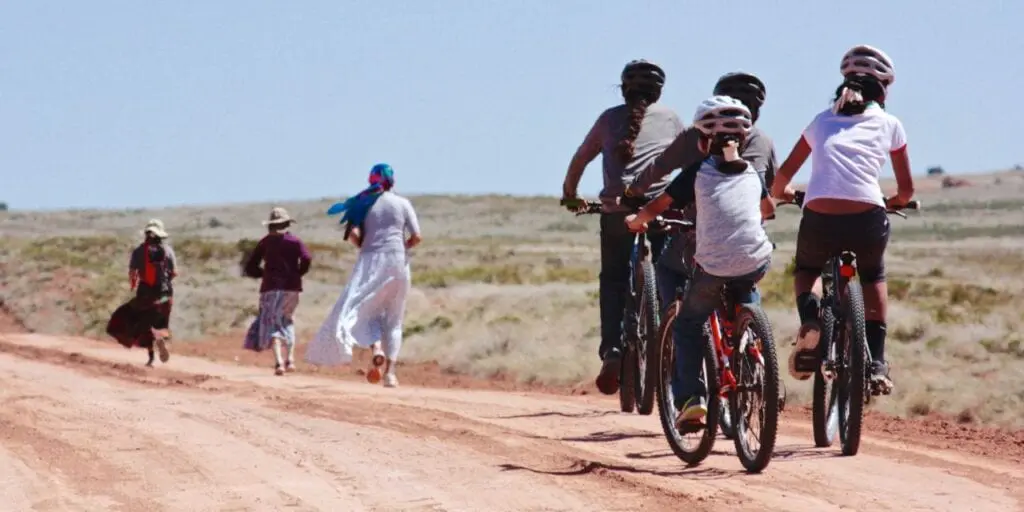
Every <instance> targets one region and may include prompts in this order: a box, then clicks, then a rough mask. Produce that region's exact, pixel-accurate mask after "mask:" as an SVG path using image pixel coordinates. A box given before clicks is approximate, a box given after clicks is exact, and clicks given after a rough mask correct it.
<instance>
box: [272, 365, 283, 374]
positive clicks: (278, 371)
mask: <svg viewBox="0 0 1024 512" xmlns="http://www.w3.org/2000/svg"><path fill="white" fill-rule="evenodd" d="M274 375H284V368H282V367H281V365H279V364H275V365H274Z"/></svg>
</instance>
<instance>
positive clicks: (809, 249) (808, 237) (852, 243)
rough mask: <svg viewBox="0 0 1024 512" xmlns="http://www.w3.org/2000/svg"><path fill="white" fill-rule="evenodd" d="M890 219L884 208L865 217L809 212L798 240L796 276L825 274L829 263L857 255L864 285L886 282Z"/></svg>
mask: <svg viewBox="0 0 1024 512" xmlns="http://www.w3.org/2000/svg"><path fill="white" fill-rule="evenodd" d="M888 244H889V216H888V215H886V213H885V209H884V208H882V207H878V208H872V209H870V210H868V211H866V212H862V213H851V214H844V215H829V214H824V213H818V212H816V211H814V210H811V209H808V208H805V209H804V212H803V217H802V218H801V219H800V231H799V232H798V234H797V237H796V268H795V271H796V272H800V273H808V274H813V275H818V274H821V269H822V267H823V266H824V265H825V262H826V261H827V260H828V259H829V258H831V257H832V256H835V255H837V254H839V253H840V252H841V251H853V253H854V254H856V255H857V274H858V276H859V278H860V282H861V283H863V284H873V283H878V282H881V281H884V280H885V248H886V246H887V245H888Z"/></svg>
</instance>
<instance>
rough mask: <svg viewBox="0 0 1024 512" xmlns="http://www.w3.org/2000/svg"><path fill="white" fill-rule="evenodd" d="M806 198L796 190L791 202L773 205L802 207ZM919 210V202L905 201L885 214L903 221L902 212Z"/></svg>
mask: <svg viewBox="0 0 1024 512" xmlns="http://www.w3.org/2000/svg"><path fill="white" fill-rule="evenodd" d="M806 197H807V193H806V192H804V191H803V190H797V191H796V192H795V193H794V194H793V200H792V201H782V202H779V203H775V206H782V205H786V204H792V205H795V206H800V207H802V206H803V205H804V199H805V198H806ZM920 209H921V201H919V200H917V199H912V200H910V201H907V204H905V205H902V206H890V207H886V209H885V213H889V214H893V215H899V216H900V217H903V218H904V219H905V218H907V214H905V213H903V212H902V210H920ZM770 218H775V216H774V215H772V216H771V217H770Z"/></svg>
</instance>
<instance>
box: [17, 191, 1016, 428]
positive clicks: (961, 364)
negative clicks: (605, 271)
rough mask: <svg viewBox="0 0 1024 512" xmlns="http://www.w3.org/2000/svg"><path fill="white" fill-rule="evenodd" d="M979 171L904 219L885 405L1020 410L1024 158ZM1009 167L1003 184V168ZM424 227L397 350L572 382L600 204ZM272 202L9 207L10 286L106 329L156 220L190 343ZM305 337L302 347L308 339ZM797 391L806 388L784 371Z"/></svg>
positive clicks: (311, 236)
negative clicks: (1023, 168) (177, 271)
mask: <svg viewBox="0 0 1024 512" xmlns="http://www.w3.org/2000/svg"><path fill="white" fill-rule="evenodd" d="M972 179H974V180H975V181H976V184H977V186H975V187H970V188H963V189H953V190H940V189H938V187H936V186H933V185H934V184H932V183H928V182H925V183H922V185H921V186H919V190H922V192H921V198H922V199H923V200H924V202H925V206H926V207H927V209H926V210H925V211H923V212H921V213H911V214H910V219H908V220H903V219H899V218H893V220H892V224H893V242H892V246H891V249H890V258H889V268H890V281H889V283H890V289H891V296H892V307H891V315H890V328H889V332H890V336H889V337H890V343H889V348H888V353H889V355H890V360H891V361H892V364H893V375H894V378H895V379H896V381H897V385H898V388H897V392H896V394H895V395H893V396H892V397H889V398H888V399H886V400H883V401H881V402H880V403H879V405H877V406H876V407H878V408H881V409H883V410H886V411H888V412H892V413H897V414H905V415H915V414H930V413H934V412H942V413H948V414H952V415H956V416H958V417H959V418H960V419H962V420H963V421H980V422H993V423H1000V424H1016V425H1024V420H1022V418H1024V414H1022V412H1024V392H1022V391H1021V390H1024V336H1022V335H1021V334H1019V333H1020V332H1021V331H1022V329H1021V327H1022V325H1024V314H1022V313H1021V311H1024V308H1022V307H1021V306H1024V279H1022V277H1021V271H1022V270H1024V264H1022V263H1021V262H1022V261H1024V260H1022V259H1021V255H1022V250H1024V227H1022V226H1024V200H1021V199H1020V197H1022V195H1021V192H1024V173H1006V174H1002V175H999V176H991V177H988V178H975V177H972ZM997 179H998V180H999V182H998V183H996V180H997ZM331 202H332V200H329V199H323V200H319V201H308V202H302V203H298V202H293V203H288V202H286V203H284V204H283V205H284V206H285V207H287V208H288V209H289V211H290V212H291V213H292V214H293V215H294V216H296V217H297V218H299V219H300V221H301V224H299V225H297V226H296V227H295V232H296V233H297V234H299V235H300V236H301V237H303V238H304V239H305V240H306V241H307V243H308V244H309V245H310V246H311V249H312V250H313V252H314V258H315V261H314V267H313V271H312V272H311V274H310V276H309V277H308V278H307V280H306V292H305V293H304V294H303V296H302V304H301V306H300V308H299V312H298V322H299V328H300V333H301V335H302V338H303V339H309V337H310V336H311V335H312V334H313V332H314V331H315V329H316V328H317V327H319V323H320V322H321V321H322V319H323V318H324V317H325V316H326V314H327V311H328V310H329V309H330V307H331V306H332V305H333V303H334V301H335V300H336V298H337V296H338V294H339V293H340V292H341V290H342V288H343V286H344V283H345V279H346V277H347V274H348V272H349V269H350V268H351V266H352V264H353V263H354V261H355V258H356V252H355V250H354V249H353V248H352V247H350V246H348V245H346V244H343V243H340V238H341V234H340V229H339V227H338V226H337V224H335V223H334V221H333V220H331V219H330V218H327V217H326V216H324V215H323V214H322V212H323V210H324V209H325V208H326V207H327V206H328V205H329V204H330V203H331ZM413 202H414V204H415V206H416V208H417V210H418V212H419V214H420V216H421V221H422V224H423V227H424V232H425V234H426V237H427V241H426V242H425V243H424V245H423V246H421V247H420V248H418V249H416V250H415V252H414V255H413V258H412V262H413V263H412V265H413V272H414V284H415V289H414V292H413V294H412V295H411V298H410V301H409V309H408V313H407V321H406V325H405V331H406V347H405V349H404V352H403V357H406V358H408V359H410V360H436V361H438V362H439V363H441V365H442V366H443V367H445V368H447V369H449V370H451V371H455V372H461V373H468V374H474V375H477V376H488V375H494V374H509V375H516V376H518V378H520V379H522V380H526V381H540V382H547V383H576V382H579V381H582V380H589V379H590V378H592V376H593V375H594V374H595V372H596V371H597V368H598V361H597V354H596V352H597V350H596V347H597V340H598V307H597V300H596V299H597V282H596V280H597V273H598V266H599V251H598V246H597V229H598V228H597V218H596V217H581V218H576V217H573V216H572V215H569V214H568V213H566V212H564V211H563V210H560V209H559V208H558V207H557V201H555V200H554V199H553V198H546V197H533V198H523V197H507V196H486V197H468V196H461V197H460V196H421V197H414V198H413ZM270 206H271V205H270V204H257V205H221V206H210V207H198V206H194V207H186V208H176V209H161V210H132V211H67V212H53V213H35V212H6V213H3V212H0V234H2V237H0V300H2V301H3V304H4V307H5V309H7V310H9V311H11V312H12V313H13V314H15V315H16V316H18V317H19V319H21V320H22V321H23V322H24V323H25V324H26V325H27V326H28V327H29V328H32V329H34V330H37V331H41V332H52V333H85V334H88V335H93V336H102V335H103V332H102V331H103V327H104V324H105V322H106V319H107V315H108V314H109V313H110V312H111V311H112V310H113V308H114V307H116V306H117V305H118V304H119V303H120V302H121V301H123V300H125V299H127V298H128V297H129V296H130V292H129V291H128V286H127V277H126V274H127V272H126V270H127V269H126V265H127V258H128V252H129V251H130V249H131V248H132V246H133V244H134V243H136V242H137V240H138V236H139V235H138V230H139V229H140V228H141V226H142V225H143V224H144V223H145V221H146V220H147V219H149V218H151V217H158V218H161V219H162V220H163V221H164V222H165V224H166V225H167V227H168V229H169V230H170V231H171V235H172V239H171V241H172V243H173V244H174V247H175V250H176V251H177V253H178V256H179V259H180V261H181V265H182V276H181V277H180V278H179V280H178V281H177V282H176V300H175V311H174V317H173V320H172V326H173V328H174V331H175V334H176V336H177V337H178V338H179V339H182V340H202V339H203V338H204V337H209V336H214V335H223V334H231V333H238V332H239V331H240V330H241V329H243V328H244V327H245V326H246V325H247V323H248V322H249V321H251V319H252V316H253V315H254V313H255V311H256V303H257V295H256V291H257V288H258V284H257V282H255V281H253V280H249V279H244V278H242V277H240V275H239V260H240V258H241V257H242V254H243V253H244V251H245V250H246V249H247V248H249V247H251V246H252V244H253V243H255V240H257V239H258V238H259V237H260V236H262V234H263V232H262V226H261V225H260V223H259V221H260V220H262V219H263V218H264V216H265V214H266V212H267V210H269V208H270ZM798 220H799V212H798V211H797V210H796V209H794V208H780V210H779V218H778V220H776V221H774V222H772V223H771V225H770V227H769V229H770V231H771V233H772V236H773V238H774V239H775V240H776V242H778V244H779V249H778V251H777V253H776V258H775V264H774V266H773V269H772V271H771V273H770V274H769V275H768V277H767V278H766V279H765V281H764V282H763V283H762V293H763V296H764V302H765V305H766V307H767V308H768V310H769V314H770V318H771V319H772V321H773V323H774V326H775V329H776V332H777V336H778V340H780V344H781V345H782V346H783V347H782V352H783V354H784V355H785V354H788V350H789V346H788V344H789V340H790V338H791V337H792V335H793V333H795V331H796V315H795V312H794V311H793V308H792V305H791V303H792V300H791V297H792V292H791V282H790V279H789V276H788V275H787V264H788V263H789V262H790V261H791V259H792V254H793V240H794V239H795V234H796V228H797V223H798ZM300 351H301V349H300ZM787 387H788V389H789V392H790V396H791V397H794V398H796V399H797V400H800V399H806V397H807V396H808V395H809V389H808V387H809V385H808V384H807V383H797V382H795V381H791V380H788V377H787Z"/></svg>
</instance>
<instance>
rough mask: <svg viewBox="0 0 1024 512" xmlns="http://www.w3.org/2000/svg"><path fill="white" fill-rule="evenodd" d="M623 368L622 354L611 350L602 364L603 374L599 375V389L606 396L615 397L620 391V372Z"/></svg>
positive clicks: (616, 350)
mask: <svg viewBox="0 0 1024 512" xmlns="http://www.w3.org/2000/svg"><path fill="white" fill-rule="evenodd" d="M621 368H622V353H621V352H619V350H618V349H612V350H609V351H608V353H607V354H605V356H604V362H603V363H602V364H601V373H599V374H598V375H597V389H598V390H600V391H601V393H604V394H606V395H614V394H615V393H618V391H619V372H620V371H621Z"/></svg>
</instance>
